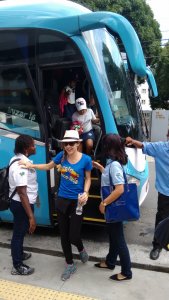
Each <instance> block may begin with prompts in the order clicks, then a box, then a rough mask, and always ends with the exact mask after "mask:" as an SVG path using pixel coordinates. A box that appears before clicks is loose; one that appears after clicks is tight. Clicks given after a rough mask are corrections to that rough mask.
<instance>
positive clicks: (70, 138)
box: [57, 130, 82, 143]
mask: <svg viewBox="0 0 169 300" xmlns="http://www.w3.org/2000/svg"><path fill="white" fill-rule="evenodd" d="M57 141H58V142H60V143H64V142H82V139H79V133H78V132H77V130H66V131H65V134H64V137H63V139H62V140H57Z"/></svg>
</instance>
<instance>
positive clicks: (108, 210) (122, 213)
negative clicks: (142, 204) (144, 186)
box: [102, 169, 140, 223]
mask: <svg viewBox="0 0 169 300" xmlns="http://www.w3.org/2000/svg"><path fill="white" fill-rule="evenodd" d="M123 176H124V181H125V183H124V193H123V194H122V195H121V196H120V197H119V198H117V199H116V200H115V201H113V202H112V203H110V204H108V205H107V206H106V207H105V219H106V222H107V223H112V222H123V221H136V220H138V219H139V217H140V211H139V202H138V194H137V186H136V184H135V183H128V182H127V177H126V174H125V172H124V170H123ZM109 179H110V186H103V187H102V197H103V200H104V199H105V198H107V197H108V196H109V195H110V194H111V193H112V191H113V190H114V185H113V182H112V178H111V174H110V169H109Z"/></svg>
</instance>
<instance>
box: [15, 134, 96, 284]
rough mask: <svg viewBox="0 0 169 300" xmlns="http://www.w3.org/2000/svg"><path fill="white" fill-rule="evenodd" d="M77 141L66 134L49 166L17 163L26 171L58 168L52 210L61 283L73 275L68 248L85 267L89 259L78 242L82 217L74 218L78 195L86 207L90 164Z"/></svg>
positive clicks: (72, 263) (80, 241)
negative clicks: (62, 267) (60, 252)
mask: <svg viewBox="0 0 169 300" xmlns="http://www.w3.org/2000/svg"><path fill="white" fill-rule="evenodd" d="M81 141H82V140H81V139H80V138H79V134H78V132H77V131H76V130H66V132H65V134H64V137H63V139H62V140H59V142H60V143H61V144H62V146H63V151H61V152H59V153H58V154H57V155H56V157H54V158H53V160H52V161H51V162H49V163H48V164H31V163H30V162H24V161H22V162H20V164H24V165H25V167H26V168H34V169H37V170H46V171H47V170H50V169H52V168H54V167H55V166H58V165H59V166H60V167H59V169H60V174H61V177H60V185H59V190H58V198H57V201H56V208H57V218H58V224H59V228H60V235H61V245H62V249H63V253H64V256H65V260H66V266H65V270H64V272H63V274H62V275H61V279H62V280H63V281H65V280H67V279H68V278H69V277H70V276H71V275H72V274H73V273H75V272H76V265H75V264H74V261H73V255H72V248H71V244H73V245H75V246H76V247H77V249H78V251H79V256H80V259H81V261H82V262H83V263H86V262H87V261H88V258H89V256H88V254H87V252H86V250H85V248H84V246H83V243H82V240H81V226H82V220H83V214H81V215H78V214H76V208H77V203H78V195H79V194H80V198H79V201H80V203H81V205H84V204H86V202H87V200H88V193H89V188H90V185H91V169H92V161H91V158H90V157H89V156H88V155H86V154H83V153H81V152H79V151H78V148H79V145H80V142H81Z"/></svg>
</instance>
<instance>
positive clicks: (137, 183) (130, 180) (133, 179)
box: [127, 175, 140, 186]
mask: <svg viewBox="0 0 169 300" xmlns="http://www.w3.org/2000/svg"><path fill="white" fill-rule="evenodd" d="M127 182H128V183H135V184H136V185H137V186H139V185H140V180H139V179H137V178H136V177H133V176H131V175H127Z"/></svg>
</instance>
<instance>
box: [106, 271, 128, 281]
mask: <svg viewBox="0 0 169 300" xmlns="http://www.w3.org/2000/svg"><path fill="white" fill-rule="evenodd" d="M120 275H121V276H122V277H121V278H120V277H119V276H120ZM109 278H110V279H112V280H115V281H124V280H130V279H132V275H131V276H125V277H124V275H123V274H121V273H120V274H114V275H112V276H110V277H109Z"/></svg>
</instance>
